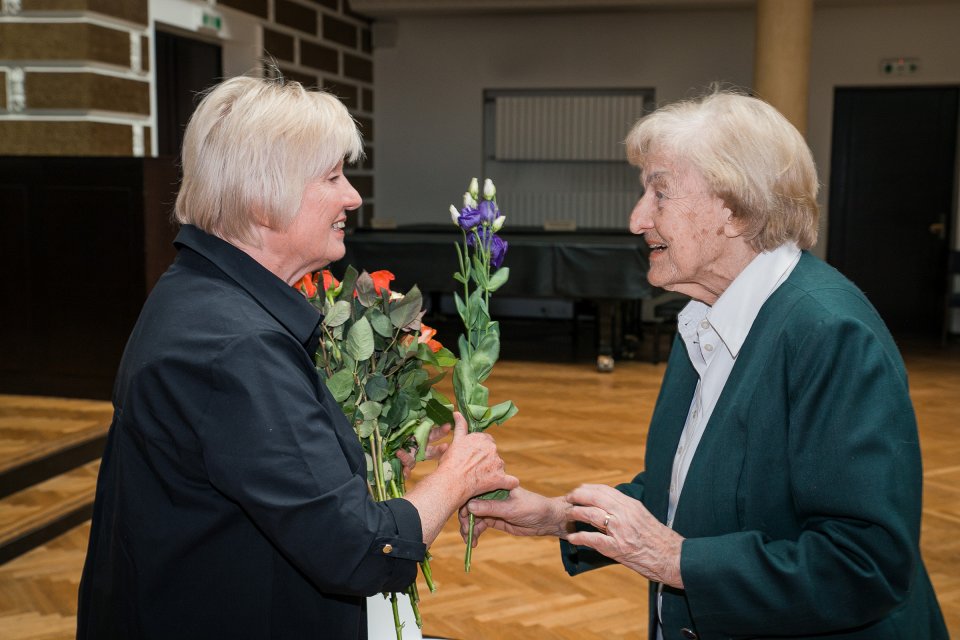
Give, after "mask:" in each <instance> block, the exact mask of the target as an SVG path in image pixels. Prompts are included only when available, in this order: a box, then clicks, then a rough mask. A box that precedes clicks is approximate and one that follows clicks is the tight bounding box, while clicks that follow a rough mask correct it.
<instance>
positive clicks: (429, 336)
mask: <svg viewBox="0 0 960 640" xmlns="http://www.w3.org/2000/svg"><path fill="white" fill-rule="evenodd" d="M435 335H437V330H436V329H434V328H433V327H428V326H427V325H425V324H423V323H422V322H421V323H420V337H419V338H417V342H419V343H420V344H425V345H427V346H428V347H430V351H433V352H434V353H436V352H437V351H440V349H442V348H443V345H442V344H440V343H439V342H437V341H436V340H434V339H433V336H435Z"/></svg>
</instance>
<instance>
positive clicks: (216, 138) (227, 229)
mask: <svg viewBox="0 0 960 640" xmlns="http://www.w3.org/2000/svg"><path fill="white" fill-rule="evenodd" d="M362 154H363V141H362V139H361V137H360V132H359V131H358V129H357V125H356V122H354V120H353V118H352V117H351V116H350V114H349V112H348V111H347V109H346V107H345V106H344V105H343V103H342V102H340V101H339V100H338V99H337V98H335V97H334V96H332V95H330V94H328V93H325V92H323V91H307V90H306V89H304V87H303V86H302V85H301V84H300V83H299V82H286V81H284V80H283V79H270V78H253V77H248V76H239V77H235V78H231V79H229V80H226V81H224V82H222V83H220V84H219V85H217V86H215V87H213V88H212V89H210V90H209V92H208V93H207V94H206V95H205V96H204V98H203V100H202V101H201V102H200V104H199V105H198V106H197V109H196V111H195V112H194V114H193V116H192V117H191V118H190V123H189V124H188V125H187V131H186V134H185V135H184V139H183V152H182V166H183V182H182V184H181V186H180V193H179V194H178V195H177V204H176V208H175V211H174V217H175V218H176V220H177V221H178V222H181V223H187V224H192V225H195V226H197V227H199V228H201V229H203V230H204V231H206V232H207V233H211V234H213V235H216V236H219V237H221V238H223V239H225V240H238V241H241V242H245V243H252V244H256V243H257V239H256V237H255V234H254V233H253V229H254V225H255V224H256V223H258V222H259V223H264V224H269V225H270V226H275V227H277V228H280V229H283V228H285V227H286V225H288V224H289V223H290V222H291V221H292V220H293V219H294V218H295V217H296V214H297V211H299V209H300V202H301V199H302V197H303V191H304V189H305V187H306V185H307V183H308V182H309V181H311V180H313V179H314V178H316V177H317V176H319V175H321V174H323V173H325V172H328V171H330V170H331V169H333V168H334V167H335V166H336V165H337V163H339V162H340V161H341V160H347V161H348V162H354V161H355V160H356V159H357V158H359V157H361V156H362Z"/></svg>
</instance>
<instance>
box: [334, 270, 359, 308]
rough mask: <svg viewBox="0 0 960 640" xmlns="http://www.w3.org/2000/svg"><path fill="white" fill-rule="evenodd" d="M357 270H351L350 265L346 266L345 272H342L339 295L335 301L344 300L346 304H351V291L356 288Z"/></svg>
mask: <svg viewBox="0 0 960 640" xmlns="http://www.w3.org/2000/svg"><path fill="white" fill-rule="evenodd" d="M357 277H358V274H357V270H356V269H355V268H353V266H352V265H347V268H346V270H345V271H344V272H343V280H341V281H340V295H339V296H337V300H338V301H340V300H345V301H347V302H351V303H352V302H353V289H354V287H356V286H357Z"/></svg>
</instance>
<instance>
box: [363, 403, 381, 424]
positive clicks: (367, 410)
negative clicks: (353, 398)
mask: <svg viewBox="0 0 960 640" xmlns="http://www.w3.org/2000/svg"><path fill="white" fill-rule="evenodd" d="M359 409H360V413H361V414H363V419H364V420H374V419H376V418H379V417H380V413H381V411H383V405H382V404H380V403H379V402H374V401H373V400H367V401H366V402H361V403H360V407H359Z"/></svg>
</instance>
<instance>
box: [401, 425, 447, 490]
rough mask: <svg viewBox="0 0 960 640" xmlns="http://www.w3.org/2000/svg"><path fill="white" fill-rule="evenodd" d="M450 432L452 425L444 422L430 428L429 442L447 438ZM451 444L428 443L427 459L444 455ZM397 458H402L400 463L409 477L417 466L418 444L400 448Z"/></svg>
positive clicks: (404, 474) (405, 475)
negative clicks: (408, 447)
mask: <svg viewBox="0 0 960 640" xmlns="http://www.w3.org/2000/svg"><path fill="white" fill-rule="evenodd" d="M448 433H450V425H449V424H444V425H440V426H437V427H434V428H433V429H430V436H429V437H428V438H427V442H436V441H437V440H440V439H442V438H445V437H446V436H447V434H448ZM449 446H450V443H448V442H441V443H440V444H428V445H427V454H426V457H425V459H426V460H434V459H436V458H439V457H440V456H442V455H443V453H444V451H446V450H447V447H449ZM397 458H398V459H399V460H400V463H401V464H402V465H403V477H404V478H409V477H410V472H412V471H413V469H414V467H416V466H417V447H416V445H414V446H412V447H410V449H409V450H407V449H400V450H398V451H397Z"/></svg>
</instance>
